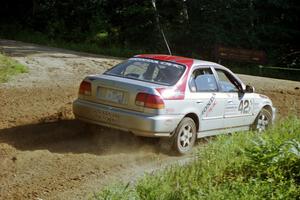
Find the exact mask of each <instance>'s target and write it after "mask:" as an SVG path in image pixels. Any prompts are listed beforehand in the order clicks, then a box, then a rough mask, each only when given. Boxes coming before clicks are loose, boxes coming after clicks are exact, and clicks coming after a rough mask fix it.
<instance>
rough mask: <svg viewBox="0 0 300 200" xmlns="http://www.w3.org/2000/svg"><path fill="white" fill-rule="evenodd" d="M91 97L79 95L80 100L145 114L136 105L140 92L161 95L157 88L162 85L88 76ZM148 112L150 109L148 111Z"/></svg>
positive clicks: (103, 76) (126, 79)
mask: <svg viewBox="0 0 300 200" xmlns="http://www.w3.org/2000/svg"><path fill="white" fill-rule="evenodd" d="M85 81H89V82H90V83H91V87H92V92H91V95H79V98H80V99H84V100H86V101H90V102H94V103H101V104H104V105H108V106H112V107H118V108H123V109H127V110H134V111H138V112H144V107H142V106H138V105H136V104H135V99H136V96H137V94H138V93H139V92H145V93H149V94H159V93H158V92H157V91H156V90H155V88H157V87H161V85H158V84H154V83H147V82H143V81H139V80H133V79H128V78H123V77H117V76H110V75H96V76H88V77H86V78H85ZM147 110H148V109H147Z"/></svg>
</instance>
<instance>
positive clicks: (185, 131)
mask: <svg viewBox="0 0 300 200" xmlns="http://www.w3.org/2000/svg"><path fill="white" fill-rule="evenodd" d="M196 134H197V130H196V124H195V122H194V120H193V119H191V118H189V117H185V118H183V120H182V121H181V122H180V123H179V125H178V127H177V128H176V130H175V133H174V135H173V150H175V152H176V153H177V154H179V155H183V154H186V153H188V152H190V151H191V150H192V148H193V146H194V144H195V141H196Z"/></svg>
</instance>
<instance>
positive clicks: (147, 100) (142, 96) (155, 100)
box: [135, 92, 165, 109]
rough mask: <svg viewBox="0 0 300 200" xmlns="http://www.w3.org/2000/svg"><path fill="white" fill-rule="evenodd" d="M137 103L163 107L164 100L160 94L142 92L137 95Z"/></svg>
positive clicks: (158, 107)
mask: <svg viewBox="0 0 300 200" xmlns="http://www.w3.org/2000/svg"><path fill="white" fill-rule="evenodd" d="M135 104H136V105H138V106H143V107H146V108H154V109H163V108H164V107H165V104H164V101H163V100H162V98H161V97H160V96H158V95H154V94H147V93H143V92H140V93H138V94H137V95H136V98H135Z"/></svg>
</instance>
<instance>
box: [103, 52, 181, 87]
mask: <svg viewBox="0 0 300 200" xmlns="http://www.w3.org/2000/svg"><path fill="white" fill-rule="evenodd" d="M184 70H185V67H184V66H183V65H179V64H176V63H171V62H165V61H159V60H151V59H144V58H131V59H129V60H126V61H125V62H123V63H120V64H118V65H116V66H115V67H113V68H111V69H109V70H107V71H106V72H105V73H104V74H106V75H113V76H119V77H124V78H130V79H136V80H140V81H145V82H151V83H158V84H163V85H174V84H175V83H176V82H177V81H178V80H179V79H180V77H181V76H182V74H183V73H184Z"/></svg>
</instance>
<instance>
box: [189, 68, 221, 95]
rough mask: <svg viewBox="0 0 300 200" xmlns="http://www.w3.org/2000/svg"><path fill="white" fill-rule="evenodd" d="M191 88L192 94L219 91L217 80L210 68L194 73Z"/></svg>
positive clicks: (200, 69) (191, 78) (190, 81)
mask: <svg viewBox="0 0 300 200" xmlns="http://www.w3.org/2000/svg"><path fill="white" fill-rule="evenodd" d="M189 87H190V90H191V91H192V92H212V91H217V90H218V86H217V83H216V79H215V77H214V75H213V73H212V71H211V69H210V68H199V69H196V70H194V71H193V73H192V75H191V77H190V80H189Z"/></svg>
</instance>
